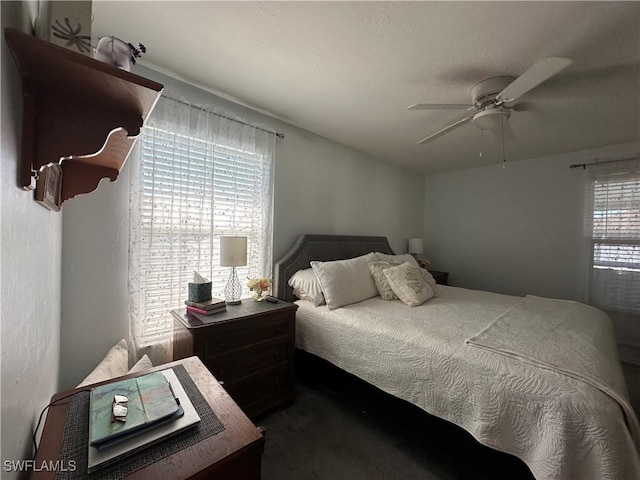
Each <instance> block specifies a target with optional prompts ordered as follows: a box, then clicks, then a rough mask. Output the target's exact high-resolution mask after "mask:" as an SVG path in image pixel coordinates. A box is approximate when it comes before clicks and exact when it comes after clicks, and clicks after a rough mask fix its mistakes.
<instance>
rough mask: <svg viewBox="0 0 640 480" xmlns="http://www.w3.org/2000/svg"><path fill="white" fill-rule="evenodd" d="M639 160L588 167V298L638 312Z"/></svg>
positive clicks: (617, 309)
mask: <svg viewBox="0 0 640 480" xmlns="http://www.w3.org/2000/svg"><path fill="white" fill-rule="evenodd" d="M639 164H640V161H638V160H637V159H636V160H632V161H630V162H629V161H624V162H620V163H617V162H611V163H610V164H608V165H602V166H601V168H598V165H597V164H596V165H592V166H591V167H595V168H590V170H592V171H590V178H589V189H588V200H589V206H588V208H587V212H586V213H587V231H588V232H589V239H590V270H589V272H590V274H589V293H588V297H589V303H590V304H592V305H595V306H597V307H599V308H602V309H603V310H607V311H609V312H620V313H624V314H631V315H638V314H640V169H638V165H639Z"/></svg>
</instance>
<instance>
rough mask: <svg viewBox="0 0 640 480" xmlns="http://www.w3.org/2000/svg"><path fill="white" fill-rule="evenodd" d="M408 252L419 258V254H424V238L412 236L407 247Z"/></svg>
mask: <svg viewBox="0 0 640 480" xmlns="http://www.w3.org/2000/svg"><path fill="white" fill-rule="evenodd" d="M407 253H410V254H411V255H413V257H414V258H415V259H416V260H417V259H418V255H421V254H422V239H421V238H410V239H409V246H408V248H407Z"/></svg>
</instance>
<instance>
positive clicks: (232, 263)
mask: <svg viewBox="0 0 640 480" xmlns="http://www.w3.org/2000/svg"><path fill="white" fill-rule="evenodd" d="M246 264H247V237H220V266H221V267H231V273H230V274H229V280H227V286H226V287H224V299H225V302H226V303H227V305H239V304H240V296H241V295H242V286H241V285H240V280H238V273H237V272H236V267H240V266H243V265H246Z"/></svg>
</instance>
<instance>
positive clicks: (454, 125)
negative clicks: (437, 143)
mask: <svg viewBox="0 0 640 480" xmlns="http://www.w3.org/2000/svg"><path fill="white" fill-rule="evenodd" d="M471 120H473V117H465V118H463V119H461V120H458V121H457V122H455V123H452V124H451V125H449V126H448V127H444V128H443V129H442V130H438V131H437V132H436V133H432V134H431V135H429V136H428V137H426V138H423V139H422V140H420V141H419V142H418V145H422V144H424V143H427V142H430V141H431V140H433V139H434V138H437V137H439V136H440V135H444V134H445V133H447V132H450V131H451V130H453V129H455V128H458V127H461V126H462V125H464V124H466V123H469V122H470V121H471Z"/></svg>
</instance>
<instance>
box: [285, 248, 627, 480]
mask: <svg viewBox="0 0 640 480" xmlns="http://www.w3.org/2000/svg"><path fill="white" fill-rule="evenodd" d="M369 252H381V253H383V254H388V255H392V254H393V251H392V249H391V247H390V246H389V243H388V241H387V239H386V238H384V237H363V236H334V235H303V236H301V237H300V238H299V239H298V240H297V241H296V243H295V244H294V245H293V247H292V248H291V250H290V251H289V252H288V253H287V254H286V255H285V256H284V257H283V258H282V259H281V260H280V261H279V262H278V263H277V264H276V265H275V267H274V295H275V296H277V297H279V298H282V299H284V300H287V301H295V302H296V303H297V304H298V305H299V309H298V312H297V316H296V323H297V328H296V347H297V348H299V349H302V350H304V351H306V352H309V353H310V354H313V355H316V356H318V357H320V358H323V359H324V360H327V361H328V362H330V363H332V364H333V365H335V366H337V367H339V368H340V369H342V370H345V371H347V372H349V373H350V374H353V375H355V376H356V377H359V378H360V379H362V380H364V381H366V382H368V383H370V384H372V385H374V386H375V387H377V388H379V389H381V390H383V391H384V392H387V393H389V394H391V395H393V396H395V397H398V398H400V399H403V400H405V401H408V402H410V403H412V404H414V405H416V406H418V407H419V408H421V409H422V410H424V411H426V412H428V413H430V414H432V415H435V416H437V417H440V418H442V419H445V420H447V421H449V422H451V423H453V424H455V425H458V426H459V427H462V428H463V429H465V430H466V431H468V432H469V433H471V435H473V436H474V437H475V438H476V439H477V440H478V441H479V442H480V443H482V444H484V445H486V446H489V447H492V448H494V449H496V450H499V451H502V452H506V453H509V454H512V455H515V456H516V457H518V458H520V459H521V460H523V461H524V462H525V463H526V464H527V466H528V467H529V468H530V470H531V472H532V473H533V475H534V476H535V478H537V479H539V480H543V479H545V480H546V479H556V480H557V479H594V480H596V479H597V480H601V479H632V478H634V479H635V478H640V458H639V455H638V445H639V442H638V431H639V428H638V420H637V418H636V416H635V413H634V412H633V410H632V408H631V407H630V406H629V401H628V394H627V391H626V385H625V382H624V378H623V376H622V372H621V368H620V364H619V361H618V358H617V351H616V346H615V341H614V339H613V332H612V328H611V322H610V321H609V319H608V318H607V317H606V315H604V313H602V312H601V311H599V310H597V309H594V308H592V307H589V306H586V305H582V304H580V303H577V302H570V301H562V300H553V299H546V298H539V297H534V296H527V297H524V298H521V297H514V296H507V295H499V294H495V293H490V292H482V291H474V290H467V289H462V288H456V287H448V286H442V285H439V286H437V296H436V297H434V298H432V299H430V300H428V301H427V302H425V303H423V304H422V305H420V306H416V307H409V306H407V305H405V304H403V303H402V302H400V301H398V300H394V301H386V300H383V299H382V298H380V297H379V296H374V297H372V298H368V299H366V300H364V301H360V302H357V303H352V304H347V305H343V306H340V307H339V308H333V309H331V310H330V309H329V308H328V307H327V305H320V306H315V305H314V303H312V302H310V301H308V300H298V299H297V298H296V297H295V296H294V294H293V291H292V288H291V287H290V286H289V285H288V282H289V279H290V278H291V277H292V276H293V275H294V274H295V273H296V272H298V271H301V270H305V269H308V268H309V266H310V262H311V261H320V262H331V261H335V260H341V259H352V258H356V257H361V256H362V255H365V254H368V253H369Z"/></svg>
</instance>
